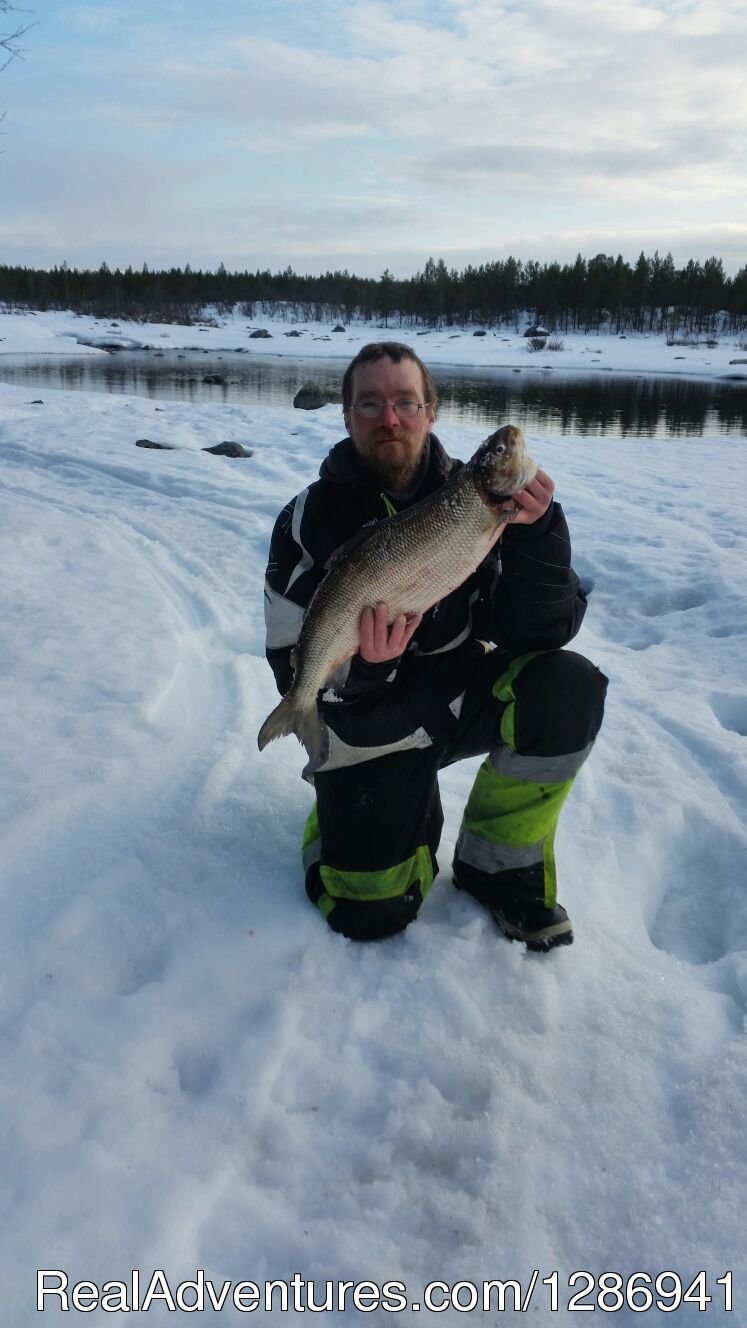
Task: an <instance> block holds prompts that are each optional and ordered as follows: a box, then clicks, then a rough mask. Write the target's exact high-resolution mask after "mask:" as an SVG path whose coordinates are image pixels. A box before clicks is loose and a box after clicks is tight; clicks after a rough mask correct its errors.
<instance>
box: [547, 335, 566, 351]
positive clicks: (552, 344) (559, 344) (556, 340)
mask: <svg viewBox="0 0 747 1328" xmlns="http://www.w3.org/2000/svg"><path fill="white" fill-rule="evenodd" d="M547 349H548V350H565V343H564V341H563V338H562V337H550V340H549V341H548V343H547Z"/></svg>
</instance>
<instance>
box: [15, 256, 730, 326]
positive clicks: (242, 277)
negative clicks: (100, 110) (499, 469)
mask: <svg viewBox="0 0 747 1328" xmlns="http://www.w3.org/2000/svg"><path fill="white" fill-rule="evenodd" d="M0 302H2V303H3V304H4V305H5V306H6V308H10V309H14V308H23V309H28V308H33V309H40V310H44V309H72V310H75V311H76V312H79V313H82V314H93V315H94V316H96V317H99V318H109V319H116V318H134V319H138V320H142V321H149V322H161V321H163V322H181V323H186V324H190V323H193V322H197V321H199V320H200V319H201V318H203V317H204V315H205V311H206V310H207V309H209V308H211V307H212V308H214V309H215V310H216V311H217V312H219V313H221V312H228V311H230V310H232V309H234V308H236V307H238V309H239V311H240V313H242V314H243V315H244V316H245V317H246V318H248V319H257V318H261V317H262V316H265V317H268V316H270V315H272V316H274V317H279V318H285V319H287V320H288V321H293V322H295V321H301V322H303V321H304V320H312V319H315V320H320V321H325V320H337V321H338V322H339V321H342V322H345V323H349V322H351V321H353V320H357V319H362V320H364V321H368V320H379V321H380V322H382V323H383V324H384V326H386V327H390V326H399V327H417V326H423V327H449V326H454V327H475V326H477V327H484V328H486V329H487V328H493V327H501V326H506V327H513V328H514V329H516V330H519V329H520V327H521V326H522V325H523V323H524V320H525V319H527V318H528V319H530V320H531V321H533V322H536V323H541V324H542V325H543V326H544V327H546V328H547V329H548V331H551V332H556V331H557V332H563V331H565V332H568V331H570V330H576V329H577V330H580V331H586V332H590V331H594V330H597V329H599V328H602V327H605V328H609V329H611V330H613V331H615V332H618V333H623V332H627V331H635V332H655V333H667V334H669V335H672V336H674V335H683V334H685V335H706V336H707V335H712V336H713V335H717V334H718V333H729V332H739V331H742V330H743V329H744V328H745V327H747V267H743V268H741V269H740V271H739V272H737V273H736V275H735V276H733V277H729V276H727V274H726V273H725V271H724V266H723V262H722V260H721V259H720V258H716V257H712V258H707V259H706V260H705V262H703V263H701V262H699V261H698V260H694V259H690V260H689V261H688V262H687V263H686V264H685V265H684V266H683V267H680V268H678V267H676V266H675V263H674V260H673V258H672V255H671V254H667V255H666V257H664V258H662V257H661V256H660V255H659V253H658V251H657V252H656V253H655V254H654V255H653V257H647V256H646V255H645V254H644V253H641V254H640V256H639V258H638V260H637V262H636V263H634V264H632V265H631V264H630V263H628V262H626V261H625V260H624V259H623V258H622V256H621V255H619V254H618V256H617V257H616V258H613V257H612V256H611V255H608V254H597V255H596V256H595V257H594V258H588V259H587V258H583V257H582V256H581V254H579V255H578V256H577V258H576V259H575V262H573V263H565V264H561V263H558V262H550V263H539V262H537V261H536V260H532V259H530V260H529V261H527V262H522V261H520V260H519V259H516V258H506V259H501V260H496V261H495V262H490V263H481V264H480V265H479V266H475V265H473V264H469V265H468V266H467V267H465V268H463V269H462V270H461V271H457V269H456V268H449V267H447V265H446V263H445V262H444V260H443V259H442V258H439V259H438V260H436V259H433V258H429V259H428V262H427V263H426V264H425V266H424V268H423V270H422V272H417V273H416V274H415V275H414V276H411V277H404V278H397V277H394V276H393V275H392V273H391V272H390V271H389V270H388V269H385V271H384V272H382V274H381V276H380V277H358V276H355V275H354V274H352V273H350V272H348V271H347V269H345V270H343V271H334V272H325V273H324V274H322V275H302V274H300V273H298V272H295V271H294V270H293V268H292V267H286V268H285V269H284V270H283V271H278V272H271V271H270V270H269V269H265V270H264V271H260V270H257V271H255V272H249V271H244V272H228V271H227V270H226V268H225V266H224V265H223V264H222V263H221V264H220V266H219V267H218V269H217V270H216V271H215V272H212V271H209V272H203V271H202V270H199V269H198V270H195V269H193V268H192V267H191V266H190V265H189V264H187V265H186V266H185V267H184V268H181V267H172V268H168V269H163V270H151V269H150V268H149V267H148V265H147V264H144V265H143V267H142V268H140V269H137V270H136V269H133V268H132V267H127V268H126V269H125V270H124V271H123V270H121V269H120V268H118V267H117V268H110V267H109V266H108V265H107V264H106V263H102V264H101V266H100V267H99V268H97V269H86V268H74V267H70V266H68V264H67V263H62V265H61V266H59V267H54V268H52V269H51V270H47V269H38V268H31V267H20V266H9V265H6V266H3V265H0Z"/></svg>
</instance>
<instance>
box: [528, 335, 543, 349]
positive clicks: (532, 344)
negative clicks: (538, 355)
mask: <svg viewBox="0 0 747 1328" xmlns="http://www.w3.org/2000/svg"><path fill="white" fill-rule="evenodd" d="M546 345H547V337H529V338H528V339H527V350H529V351H533V350H544V349H545V346H546Z"/></svg>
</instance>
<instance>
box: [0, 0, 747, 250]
mask: <svg viewBox="0 0 747 1328" xmlns="http://www.w3.org/2000/svg"><path fill="white" fill-rule="evenodd" d="M14 20H18V21H23V22H31V23H34V26H33V27H32V28H31V29H30V30H29V31H28V33H27V34H26V36H25V38H24V47H25V52H24V57H23V59H22V60H21V59H18V60H15V61H14V62H13V63H12V64H11V65H10V66H9V67H8V68H6V69H5V71H4V72H3V73H2V74H0V108H2V109H3V110H4V112H5V118H4V121H3V125H2V131H3V139H2V152H0V262H5V263H25V264H30V265H38V266H52V265H54V264H58V263H62V262H63V260H66V261H67V262H68V263H70V264H71V265H77V266H94V267H98V266H99V264H100V263H102V262H107V263H109V264H110V265H111V266H116V265H119V266H123V267H124V266H126V265H127V264H130V263H131V264H132V265H133V266H136V267H139V266H141V265H142V264H143V263H148V265H149V266H152V267H153V266H156V267H158V266H171V265H180V266H181V265H184V264H186V263H187V262H189V263H190V264H191V265H192V266H193V267H202V268H214V267H216V266H217V265H218V264H219V263H221V262H223V263H224V264H225V265H226V267H227V268H229V269H231V270H234V269H238V270H243V269H245V268H248V269H249V270H254V269H255V268H257V267H262V268H264V267H269V268H271V269H272V270H277V269H280V268H284V267H286V266H287V265H288V264H290V265H291V266H292V267H293V268H294V269H295V270H297V271H301V272H323V271H325V270H327V269H330V268H332V269H340V268H348V269H349V270H350V271H352V272H357V273H360V274H364V275H370V276H378V275H379V274H380V273H381V272H382V271H383V270H384V268H385V267H388V268H389V269H390V271H392V272H393V273H394V274H395V275H396V276H407V275H409V274H411V273H413V272H415V271H418V270H420V269H422V267H423V265H424V263H425V262H426V260H427V259H428V257H429V256H433V257H436V258H438V257H443V258H444V259H445V260H446V262H447V263H448V265H449V266H454V267H457V268H461V267H463V266H465V265H466V264H467V263H481V262H486V261H490V260H493V259H499V258H505V257H507V256H508V255H509V254H513V255H514V256H515V257H518V258H520V259H523V260H525V261H526V260H527V259H530V258H535V259H538V260H539V261H550V260H553V259H558V260H559V261H572V260H573V259H574V258H575V256H576V254H577V253H579V252H580V253H582V254H584V255H585V256H586V257H591V256H593V255H594V254H596V253H600V252H603V253H611V254H615V255H616V254H617V253H622V254H623V256H624V257H625V258H627V259H628V260H630V261H634V260H635V258H636V257H637V256H638V254H639V253H640V251H641V250H644V251H645V252H646V253H648V254H653V253H654V251H655V250H657V249H658V250H659V251H660V252H661V253H666V252H667V251H671V252H672V254H673V257H674V259H675V262H677V263H678V264H681V263H684V262H686V261H687V259H688V258H690V257H692V258H699V259H701V260H702V259H705V258H707V257H708V256H710V255H711V254H716V255H718V256H720V257H721V258H722V259H723V261H724V266H725V268H726V270H727V272H735V271H736V270H738V269H739V268H740V267H742V266H743V265H744V264H745V262H747V191H746V190H745V187H744V182H745V179H746V178H747V80H746V79H745V76H744V71H745V68H746V67H747V6H745V4H744V0H615V3H614V4H612V3H607V2H601V0H520V3H514V0H504V2H501V0H404V3H403V2H402V0H400V2H399V3H395V2H394V0H378V2H369V0H360V3H358V2H357V0H316V3H315V4H313V5H311V4H309V3H307V0H210V3H209V4H205V3H197V0H160V3H159V4H158V5H153V4H152V0H127V3H126V4H124V3H119V2H118V0H105V2H104V0H99V2H98V3H93V2H89V3H74V2H73V0H44V3H43V4H42V0H37V4H36V6H35V7H31V8H30V9H29V10H26V9H24V10H23V11H20V12H19V13H18V14H16V15H11V14H6V15H4V16H3V15H0V32H6V31H7V30H8V29H9V27H10V26H11V25H12V24H13V22H14Z"/></svg>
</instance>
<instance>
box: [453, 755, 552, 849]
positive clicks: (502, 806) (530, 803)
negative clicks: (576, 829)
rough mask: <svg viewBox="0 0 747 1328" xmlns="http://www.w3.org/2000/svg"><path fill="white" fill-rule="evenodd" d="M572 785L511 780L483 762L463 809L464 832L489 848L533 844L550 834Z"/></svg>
mask: <svg viewBox="0 0 747 1328" xmlns="http://www.w3.org/2000/svg"><path fill="white" fill-rule="evenodd" d="M572 785H573V780H572V779H566V780H564V781H563V783H562V784H532V783H530V781H529V780H525V779H511V778H510V777H509V776H508V775H499V774H497V773H496V771H495V770H494V769H493V766H492V765H491V764H490V762H489V761H484V762H483V764H482V765H481V766H480V769H479V770H478V772H477V778H476V780H475V782H474V784H473V786H472V792H471V793H470V795H469V800H468V802H467V806H466V807H465V809H464V828H465V830H467V831H469V832H470V833H471V834H476V835H479V836H480V838H481V839H487V840H488V841H489V842H490V843H491V844H537V843H539V841H540V840H541V839H543V838H544V837H545V835H549V834H552V832H553V831H554V829H555V826H556V825H557V822H558V817H559V816H560V811H561V808H562V806H563V803H564V802H565V800H566V798H567V797H568V794H569V792H570V790H571V787H572Z"/></svg>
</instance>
